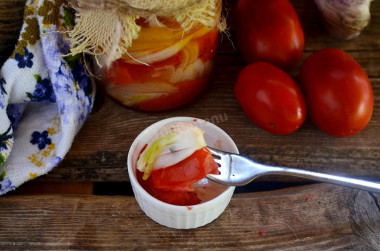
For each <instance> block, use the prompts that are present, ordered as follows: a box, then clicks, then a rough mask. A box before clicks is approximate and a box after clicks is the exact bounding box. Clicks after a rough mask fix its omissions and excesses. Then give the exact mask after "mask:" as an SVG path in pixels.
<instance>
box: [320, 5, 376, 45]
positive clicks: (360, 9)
mask: <svg viewBox="0 0 380 251" xmlns="http://www.w3.org/2000/svg"><path fill="white" fill-rule="evenodd" d="M314 1H315V3H316V5H317V7H318V9H319V11H320V12H321V15H322V19H323V21H324V24H325V27H326V29H327V31H328V32H329V33H330V34H331V35H332V36H335V37H338V38H341V39H347V40H349V39H353V38H355V37H357V36H359V35H360V32H361V31H362V30H363V29H364V28H365V27H367V25H368V24H369V21H370V18H371V14H370V4H371V2H372V1H373V0H314Z"/></svg>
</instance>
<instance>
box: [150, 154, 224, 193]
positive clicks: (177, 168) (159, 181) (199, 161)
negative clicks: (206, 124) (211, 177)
mask: <svg viewBox="0 0 380 251" xmlns="http://www.w3.org/2000/svg"><path fill="white" fill-rule="evenodd" d="M217 170H218V165H217V164H216V163H215V161H214V159H213V158H212V156H211V153H210V151H209V150H208V149H207V148H202V149H200V150H198V151H195V152H194V153H193V154H192V155H191V156H190V157H188V158H186V159H184V160H182V161H181V162H178V163H177V164H175V165H173V166H169V167H166V168H162V169H158V170H155V171H153V172H152V180H153V185H154V186H155V187H157V188H173V187H188V186H189V185H191V184H193V183H195V182H197V181H198V180H201V179H203V178H204V177H206V175H207V174H209V173H215V172H217Z"/></svg>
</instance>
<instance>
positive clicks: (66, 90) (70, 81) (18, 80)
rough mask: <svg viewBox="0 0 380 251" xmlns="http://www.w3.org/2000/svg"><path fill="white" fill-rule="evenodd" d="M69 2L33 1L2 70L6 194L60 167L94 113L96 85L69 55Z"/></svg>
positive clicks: (1, 176)
mask: <svg viewBox="0 0 380 251" xmlns="http://www.w3.org/2000/svg"><path fill="white" fill-rule="evenodd" d="M70 16H72V13H70V12H69V9H68V8H67V7H66V6H65V5H64V3H63V0H57V1H54V0H28V1H27V2H26V7H25V15H24V24H23V27H22V30H21V33H20V38H19V41H18V43H17V44H16V48H15V51H14V52H13V54H12V56H11V57H10V58H9V59H8V60H7V61H6V62H5V63H4V65H3V66H2V68H1V70H0V195H2V194H5V193H7V192H8V191H11V190H13V189H15V188H16V187H18V186H20V185H21V184H23V183H24V182H26V181H28V180H31V179H34V178H36V177H38V176H40V175H43V174H46V173H47V172H49V171H51V170H52V169H53V168H54V167H56V166H57V165H59V163H60V162H61V160H62V159H63V158H64V156H65V155H66V153H67V152H68V151H69V149H70V147H71V144H72V142H73V140H74V137H75V135H76V134H77V133H78V131H79V130H80V128H81V126H82V125H83V123H84V122H85V120H86V119H87V117H88V115H89V114H90V112H91V109H92V105H93V101H94V96H95V95H94V92H95V85H94V83H93V82H92V81H91V78H90V77H89V75H88V73H87V70H86V67H85V64H84V63H83V62H84V61H83V57H82V56H79V55H75V56H68V53H69V49H70V45H69V44H68V42H67V40H66V39H65V37H64V35H65V31H66V30H67V29H69V28H70V27H69V26H70V25H71V23H72V20H70V19H69V18H70Z"/></svg>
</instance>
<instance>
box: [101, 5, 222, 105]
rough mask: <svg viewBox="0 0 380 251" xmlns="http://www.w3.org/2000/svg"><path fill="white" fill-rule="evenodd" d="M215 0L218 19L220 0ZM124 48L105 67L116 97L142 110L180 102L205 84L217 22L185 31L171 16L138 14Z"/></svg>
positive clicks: (108, 87)
mask: <svg viewBox="0 0 380 251" xmlns="http://www.w3.org/2000/svg"><path fill="white" fill-rule="evenodd" d="M216 1H217V7H216V10H217V11H216V15H215V19H219V15H220V11H221V8H222V1H221V0H216ZM137 24H138V25H140V26H141V30H140V32H139V35H138V38H137V39H135V40H133V42H132V46H130V47H128V53H127V54H125V55H123V56H122V58H120V59H118V60H116V61H115V62H113V63H112V65H111V66H110V67H109V68H108V69H106V70H104V79H105V84H104V89H105V91H106V93H107V94H108V95H110V96H111V97H113V98H114V99H116V100H117V101H118V102H120V103H122V104H124V105H126V106H128V107H132V108H136V109H139V110H144V111H162V110H168V109H172V108H175V107H178V106H181V105H183V104H185V103H187V102H189V101H190V100H192V99H194V98H195V97H196V96H198V95H199V94H200V93H201V92H202V91H203V90H204V89H205V87H206V86H207V83H208V82H209V80H210V77H211V73H212V71H213V66H214V55H215V52H216V49H217V45H218V28H217V27H216V26H215V27H214V28H209V27H207V26H204V25H203V24H201V23H199V22H198V23H194V24H192V27H191V29H189V30H188V31H185V30H184V29H182V28H181V27H180V25H179V24H178V23H177V22H176V21H175V20H174V18H172V19H169V18H164V17H155V18H150V19H149V20H147V19H145V18H140V19H138V20H137Z"/></svg>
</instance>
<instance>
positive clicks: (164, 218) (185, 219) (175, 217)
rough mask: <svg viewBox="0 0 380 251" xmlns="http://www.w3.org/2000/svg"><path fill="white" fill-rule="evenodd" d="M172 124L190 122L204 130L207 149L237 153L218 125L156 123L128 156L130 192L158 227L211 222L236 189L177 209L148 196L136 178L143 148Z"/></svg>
mask: <svg viewBox="0 0 380 251" xmlns="http://www.w3.org/2000/svg"><path fill="white" fill-rule="evenodd" d="M173 121H182V122H188V123H192V124H194V125H196V126H198V127H200V128H201V129H203V130H204V132H205V133H204V137H205V140H206V143H207V145H208V146H211V147H215V148H217V149H220V150H224V151H228V152H232V153H238V149H237V147H236V145H235V143H234V142H233V140H232V139H231V138H230V136H228V134H227V133H225V132H224V131H223V130H222V129H220V128H219V127H218V126H216V125H214V124H212V123H210V122H208V121H205V120H202V119H198V118H192V117H173V118H169V119H164V120H161V121H158V122H156V123H154V124H152V125H151V126H149V127H148V128H146V129H145V130H144V131H142V132H141V133H140V134H139V135H138V136H137V137H136V139H135V140H134V141H133V143H132V145H131V148H130V149H129V153H128V174H129V179H130V182H131V185H132V189H133V193H134V195H135V198H136V201H137V203H138V204H139V206H140V208H141V209H142V210H143V211H144V212H145V214H146V215H147V216H148V217H150V218H151V219H152V220H154V221H156V222H157V223H159V224H161V225H164V226H167V227H171V228H178V229H188V228H196V227H200V226H203V225H206V224H208V223H210V222H212V221H213V220H215V219H216V218H218V217H219V215H220V214H221V213H223V211H224V210H225V209H226V207H227V206H228V204H229V202H230V200H231V197H232V194H233V192H234V190H235V187H232V186H230V187H226V189H225V190H224V191H223V192H221V193H220V194H219V195H218V196H216V197H215V198H213V199H211V200H208V201H206V202H202V203H200V204H198V205H193V206H176V205H172V204H168V203H165V202H162V201H160V200H158V199H156V198H154V197H153V196H151V195H150V194H149V193H148V192H146V191H145V189H144V188H143V187H142V186H141V185H140V184H139V182H138V181H137V178H136V162H137V159H138V157H139V154H140V153H141V151H142V149H143V147H144V146H145V144H146V143H147V142H148V141H149V140H150V139H151V138H152V136H153V135H154V133H155V132H157V131H158V129H160V128H161V127H163V126H164V125H165V124H167V123H169V122H173ZM210 182H211V181H210Z"/></svg>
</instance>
